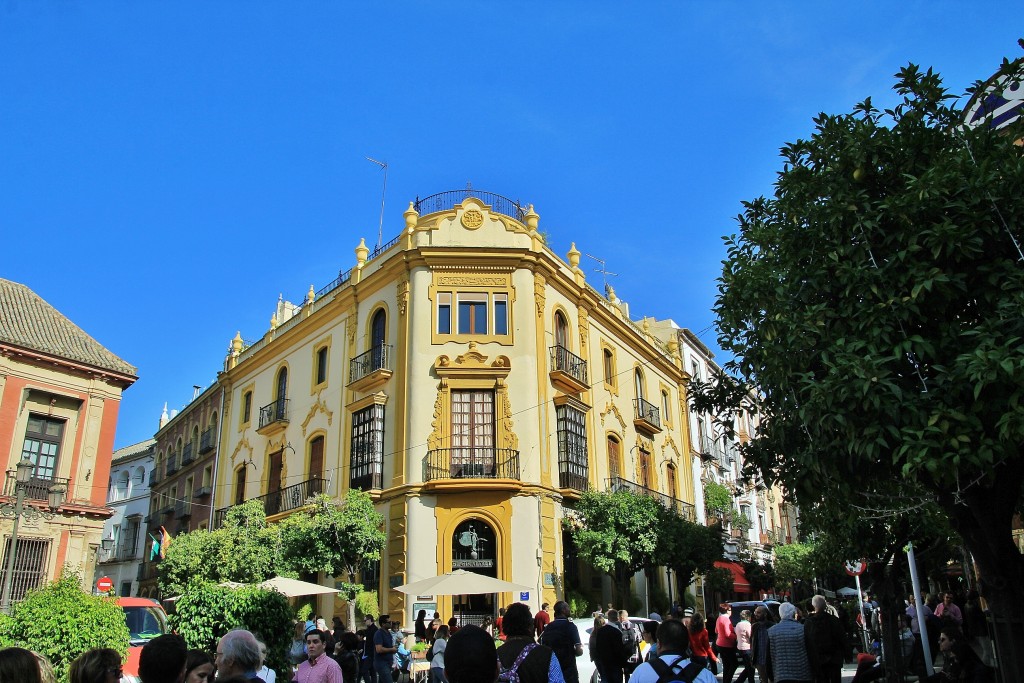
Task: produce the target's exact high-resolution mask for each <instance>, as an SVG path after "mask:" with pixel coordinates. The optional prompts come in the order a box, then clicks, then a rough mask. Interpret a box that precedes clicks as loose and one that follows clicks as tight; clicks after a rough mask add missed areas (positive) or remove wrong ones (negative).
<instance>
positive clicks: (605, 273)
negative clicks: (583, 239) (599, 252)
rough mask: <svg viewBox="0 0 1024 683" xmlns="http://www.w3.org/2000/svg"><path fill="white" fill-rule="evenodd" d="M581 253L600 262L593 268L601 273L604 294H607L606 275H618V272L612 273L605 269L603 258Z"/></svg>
mask: <svg viewBox="0 0 1024 683" xmlns="http://www.w3.org/2000/svg"><path fill="white" fill-rule="evenodd" d="M583 255H584V256H586V257H587V258H592V259H594V260H595V261H597V262H598V263H600V264H601V267H600V268H595V269H594V270H595V271H597V272H598V273H601V279H602V280H603V282H604V295H605V296H608V276H609V275H611V276H612V277H618V275H619V274H618V273H613V272H611V271H610V270H606V269H605V260H604V259H600V258H597V257H596V256H591V255H590V254H583Z"/></svg>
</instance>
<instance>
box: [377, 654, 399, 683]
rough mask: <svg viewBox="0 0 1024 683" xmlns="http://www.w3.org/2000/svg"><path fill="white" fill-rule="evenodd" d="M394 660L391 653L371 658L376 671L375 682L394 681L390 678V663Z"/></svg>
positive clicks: (386, 682)
mask: <svg viewBox="0 0 1024 683" xmlns="http://www.w3.org/2000/svg"><path fill="white" fill-rule="evenodd" d="M393 661H394V657H393V656H392V655H388V656H387V657H385V658H381V657H374V658H373V670H374V671H376V672H377V683H394V681H392V680H391V664H392V662H393Z"/></svg>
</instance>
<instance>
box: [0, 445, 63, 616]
mask: <svg viewBox="0 0 1024 683" xmlns="http://www.w3.org/2000/svg"><path fill="white" fill-rule="evenodd" d="M33 470H35V463H33V462H32V461H31V460H29V459H28V458H25V457H23V458H22V459H21V462H19V463H18V465H17V468H16V470H15V475H14V492H15V497H14V505H11V504H10V503H9V502H8V503H2V504H0V516H3V517H6V518H8V519H13V520H14V526H13V528H12V529H11V547H10V548H9V549H8V551H7V552H8V555H7V574H6V576H5V577H4V592H3V598H0V609H3V611H4V612H9V611H10V609H11V588H12V587H13V586H14V557H15V555H16V553H17V547H18V523H19V522H20V521H21V518H22V517H24V518H25V519H40V518H43V519H53V515H54V513H55V512H56V511H57V508H59V507H60V506H61V505H62V504H63V503H64V495H65V494H66V493H67V489H66V488H65V487H64V486H63V485H61V484H54V485H53V486H51V487H50V488H49V490H48V494H49V495H48V500H47V503H48V504H49V508H50V509H49V510H40V509H39V508H37V507H34V506H32V505H30V506H28V507H27V508H26V507H25V489H26V488H27V487H28V483H29V482H30V481H31V480H32V472H33Z"/></svg>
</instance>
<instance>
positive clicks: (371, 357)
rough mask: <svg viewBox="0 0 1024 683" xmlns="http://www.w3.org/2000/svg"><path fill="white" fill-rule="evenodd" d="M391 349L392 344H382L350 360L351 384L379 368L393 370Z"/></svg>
mask: <svg viewBox="0 0 1024 683" xmlns="http://www.w3.org/2000/svg"><path fill="white" fill-rule="evenodd" d="M391 350H392V346H391V345H390V344H381V345H380V346H378V347H376V348H373V349H370V350H369V351H367V352H365V353H361V354H359V355H358V356H356V357H355V358H353V359H352V360H350V361H349V364H348V378H349V379H348V381H349V384H351V383H352V382H357V381H359V380H361V379H362V378H363V377H366V376H367V375H369V374H371V373H374V372H377V371H378V370H391V369H392V368H391V363H392V359H391V356H392V351H391Z"/></svg>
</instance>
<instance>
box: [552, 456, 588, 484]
mask: <svg viewBox="0 0 1024 683" xmlns="http://www.w3.org/2000/svg"><path fill="white" fill-rule="evenodd" d="M563 465H564V466H565V468H566V469H564V470H563V469H562V468H563ZM573 467H574V463H570V462H564V463H563V461H562V460H559V461H558V488H562V489H572V490H573V491H580V492H582V491H586V490H587V489H589V488H590V482H589V481H588V480H587V473H586V471H585V470H584V471H583V472H580V471H573Z"/></svg>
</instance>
